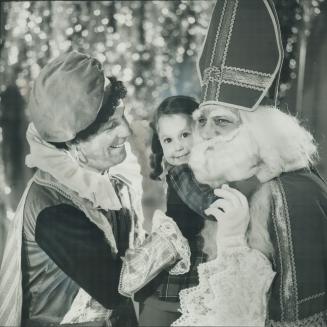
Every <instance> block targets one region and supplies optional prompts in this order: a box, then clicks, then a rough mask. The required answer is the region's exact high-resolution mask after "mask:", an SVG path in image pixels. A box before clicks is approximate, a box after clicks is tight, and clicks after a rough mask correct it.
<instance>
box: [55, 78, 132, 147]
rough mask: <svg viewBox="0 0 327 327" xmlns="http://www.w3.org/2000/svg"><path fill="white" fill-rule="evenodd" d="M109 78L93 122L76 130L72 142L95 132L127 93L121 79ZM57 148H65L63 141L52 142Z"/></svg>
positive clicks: (84, 138) (83, 138)
mask: <svg viewBox="0 0 327 327" xmlns="http://www.w3.org/2000/svg"><path fill="white" fill-rule="evenodd" d="M108 79H109V80H110V83H111V84H110V87H109V91H108V93H107V92H105V94H104V98H103V102H102V105H101V108H100V110H99V112H98V115H97V117H96V119H95V120H94V122H93V123H92V124H91V125H89V126H88V127H87V128H86V129H84V130H82V131H80V132H78V133H77V134H76V136H75V138H74V140H73V141H72V142H77V141H78V140H86V139H87V138H88V137H89V136H91V135H93V134H96V133H97V131H98V130H99V128H100V127H101V126H102V125H103V124H104V123H106V122H107V121H108V119H109V117H110V116H112V115H113V113H114V112H115V109H116V107H117V106H118V104H119V100H120V99H124V98H125V96H126V94H127V89H126V87H125V86H124V84H123V82H122V81H118V80H117V79H116V78H115V77H108ZM51 144H53V145H54V146H56V147H57V148H58V149H67V145H66V143H65V142H62V143H54V142H52V143H51Z"/></svg>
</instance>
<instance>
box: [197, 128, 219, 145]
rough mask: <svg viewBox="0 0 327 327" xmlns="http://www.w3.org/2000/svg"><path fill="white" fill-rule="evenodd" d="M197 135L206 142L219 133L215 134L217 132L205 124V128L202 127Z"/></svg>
mask: <svg viewBox="0 0 327 327" xmlns="http://www.w3.org/2000/svg"><path fill="white" fill-rule="evenodd" d="M199 134H200V136H201V138H202V139H203V140H206V141H207V140H211V139H212V138H214V137H215V136H217V135H218V134H219V133H217V131H216V130H215V129H214V128H212V126H210V124H207V125H206V126H203V127H202V128H201V129H200V131H199Z"/></svg>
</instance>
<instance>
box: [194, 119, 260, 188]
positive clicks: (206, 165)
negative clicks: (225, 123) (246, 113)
mask: <svg viewBox="0 0 327 327" xmlns="http://www.w3.org/2000/svg"><path fill="white" fill-rule="evenodd" d="M259 161H260V158H259V148H258V146H257V142H256V141H255V139H253V137H252V135H251V133H249V131H248V129H247V128H246V126H245V125H241V126H240V127H239V128H237V129H236V130H234V131H233V132H231V133H229V134H228V135H226V136H225V135H223V136H216V137H215V138H213V139H211V140H208V141H203V142H201V143H199V144H197V145H195V146H194V147H193V149H192V152H191V156H190V160H189V166H190V167H191V169H192V170H193V172H194V175H195V178H196V179H197V180H198V181H199V182H200V183H203V184H209V185H210V186H212V187H219V186H220V185H222V184H224V183H227V182H233V181H239V180H244V179H247V178H250V177H252V176H254V175H256V173H257V172H258V165H259Z"/></svg>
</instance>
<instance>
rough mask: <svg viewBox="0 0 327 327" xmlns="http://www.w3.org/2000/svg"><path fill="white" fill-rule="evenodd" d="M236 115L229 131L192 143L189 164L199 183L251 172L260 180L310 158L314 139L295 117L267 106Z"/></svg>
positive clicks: (216, 183) (218, 182)
mask: <svg viewBox="0 0 327 327" xmlns="http://www.w3.org/2000/svg"><path fill="white" fill-rule="evenodd" d="M240 117H241V120H242V124H241V125H240V127H238V128H237V129H236V130H234V131H233V132H231V133H228V134H227V135H226V136H217V137H215V138H213V139H211V140H209V141H202V142H201V143H199V144H197V145H195V146H194V147H193V149H192V152H191V156H190V161H189V166H190V167H191V169H192V170H193V172H194V175H195V178H196V179H197V180H198V181H199V182H200V183H204V184H209V185H210V186H212V187H219V186H220V185H222V184H223V183H228V182H234V181H240V180H245V179H248V178H250V177H252V176H256V177H257V178H258V179H259V180H260V182H261V183H264V182H267V181H269V180H271V179H273V178H275V177H277V176H279V175H280V174H281V173H283V172H289V171H294V170H297V169H301V168H308V167H309V166H310V164H311V163H313V162H314V160H315V158H316V156H317V152H316V151H317V148H316V145H315V142H314V139H313V137H312V135H311V134H310V133H309V132H308V131H306V130H305V129H304V128H303V127H302V126H301V125H300V124H299V122H298V121H297V120H296V118H294V117H292V116H290V115H287V114H285V113H283V112H281V111H279V110H278V109H276V108H269V107H259V108H258V109H257V110H256V111H254V112H245V111H240Z"/></svg>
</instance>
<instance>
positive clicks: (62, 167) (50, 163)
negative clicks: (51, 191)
mask: <svg viewBox="0 0 327 327" xmlns="http://www.w3.org/2000/svg"><path fill="white" fill-rule="evenodd" d="M26 138H27V141H28V143H29V145H30V154H28V155H27V156H26V160H25V163H26V165H27V166H28V167H30V168H39V169H41V170H43V171H45V172H47V173H49V174H50V175H52V176H53V177H54V178H56V179H57V180H58V181H59V182H60V183H62V184H63V185H65V186H66V187H68V188H70V189H72V190H73V191H75V192H77V193H78V194H79V196H81V197H82V198H85V199H88V200H90V201H91V202H92V203H93V205H94V207H100V208H102V209H104V210H119V209H121V207H122V206H121V203H120V200H119V198H118V196H117V194H116V192H115V189H114V187H113V185H112V183H111V181H110V178H109V176H115V177H117V178H120V179H122V176H124V178H123V181H124V182H125V183H126V182H127V184H129V186H132V182H130V181H129V179H128V175H129V174H132V176H131V177H132V178H133V179H135V177H136V176H139V178H141V175H140V174H138V173H137V171H136V170H135V167H136V168H138V167H137V165H135V161H134V163H133V164H132V166H133V168H132V169H131V167H130V165H129V166H128V165H127V167H124V168H122V167H120V165H118V166H115V167H113V168H112V169H110V172H109V173H108V172H107V173H104V174H100V173H99V172H96V171H94V170H91V169H88V168H86V167H81V166H80V165H79V163H78V162H77V160H76V159H75V158H74V157H73V156H72V155H71V154H70V153H69V152H68V151H67V150H64V149H57V148H56V147H55V146H53V145H52V144H50V143H48V142H46V141H44V140H43V139H42V138H41V136H40V135H39V133H38V132H37V130H36V129H35V127H34V125H33V123H30V124H29V126H28V129H27V133H26ZM128 150H129V152H130V149H129V148H128ZM125 166H126V165H125ZM137 182H138V183H139V181H137Z"/></svg>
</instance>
